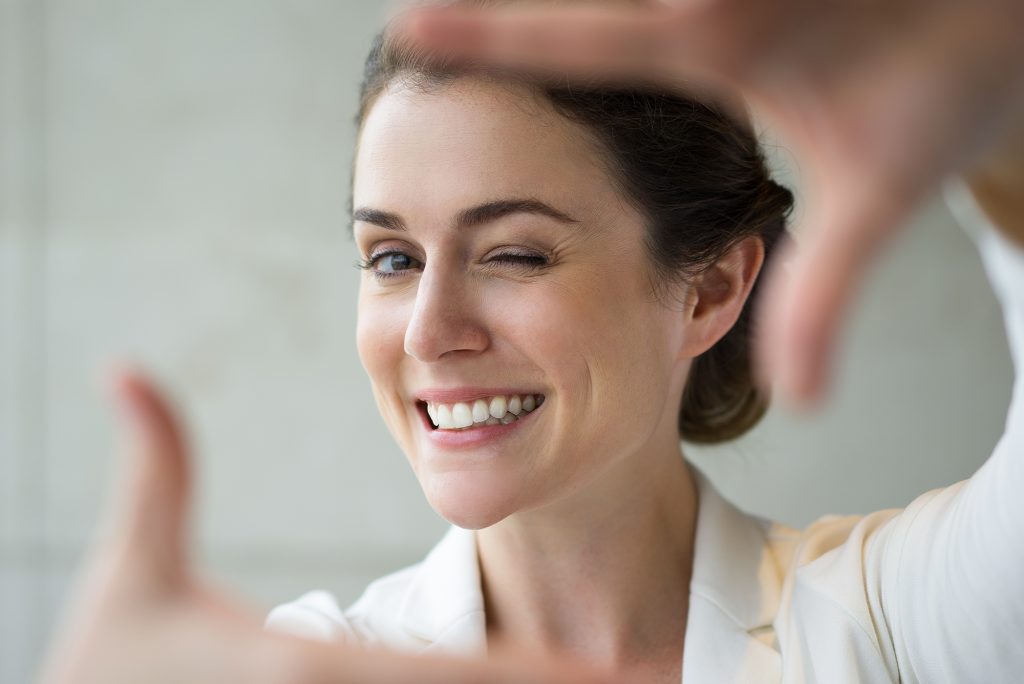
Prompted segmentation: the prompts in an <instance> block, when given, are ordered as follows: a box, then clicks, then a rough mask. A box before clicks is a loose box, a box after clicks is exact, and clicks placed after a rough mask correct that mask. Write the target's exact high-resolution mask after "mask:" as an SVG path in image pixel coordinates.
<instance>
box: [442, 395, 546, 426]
mask: <svg viewBox="0 0 1024 684" xmlns="http://www.w3.org/2000/svg"><path fill="white" fill-rule="evenodd" d="M543 401H544V395H541V394H523V395H519V394H512V395H509V396H498V397H489V398H488V397H485V398H483V399H477V400H476V401H459V402H456V403H454V404H441V403H434V402H427V413H428V414H429V415H430V421H431V422H432V423H433V424H434V427H437V428H440V429H441V430H459V429H462V428H468V427H470V426H472V425H474V424H479V425H499V424H502V423H504V424H506V425H507V424H508V423H511V422H512V421H514V420H516V419H517V417H518V416H519V415H520V414H524V413H529V412H530V411H532V410H534V409H535V408H537V407H538V406H540V405H541V402H543Z"/></svg>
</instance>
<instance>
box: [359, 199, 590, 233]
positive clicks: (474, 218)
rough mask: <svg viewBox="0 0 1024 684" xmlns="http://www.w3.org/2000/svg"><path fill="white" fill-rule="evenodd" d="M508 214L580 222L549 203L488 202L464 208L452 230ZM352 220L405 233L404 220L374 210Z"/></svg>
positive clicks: (361, 211) (361, 212) (368, 209)
mask: <svg viewBox="0 0 1024 684" xmlns="http://www.w3.org/2000/svg"><path fill="white" fill-rule="evenodd" d="M511 214H535V215H538V216H547V217H548V218H550V219H554V220H555V221H558V222H559V223H566V224H572V223H579V221H578V220H576V219H574V218H573V217H571V216H569V215H568V214H566V213H565V212H562V211H559V210H558V209H555V208H554V207H552V206H551V205H550V204H546V203H544V202H541V201H540V200H538V199H533V198H526V199H519V198H509V199H498V200H492V201H490V202H484V203H483V204H478V205H476V206H475V207H470V208H468V209H463V210H462V211H460V212H459V213H458V215H457V216H456V217H455V227H456V228H460V229H465V228H473V227H475V226H479V225H482V224H484V223H490V222H491V221H497V220H498V219H500V218H503V217H505V216H509V215H511ZM352 220H353V221H363V222H364V223H372V224H373V225H375V226H380V227H381V228H386V229H387V230H406V224H405V221H403V220H402V217H401V216H399V215H398V214H393V213H391V212H387V211H381V210H379V209H373V208H371V207H360V208H359V209H356V210H355V211H353V212H352Z"/></svg>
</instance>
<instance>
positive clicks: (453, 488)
mask: <svg viewBox="0 0 1024 684" xmlns="http://www.w3.org/2000/svg"><path fill="white" fill-rule="evenodd" d="M421 486H422V487H423V493H424V494H425V495H426V497H427V501H428V503H430V505H431V507H432V508H433V509H434V510H435V511H437V513H438V515H440V516H441V517H442V518H444V519H445V520H447V521H448V522H450V523H451V524H453V525H455V526H456V527H461V528H463V529H466V530H482V529H484V528H486V527H490V526H491V525H496V524H498V523H499V522H501V521H502V520H504V519H505V518H507V517H508V516H510V515H512V514H513V513H516V512H518V511H519V510H522V501H521V494H522V492H523V489H522V488H521V487H520V486H518V483H517V479H516V478H515V477H514V476H511V475H510V474H509V473H504V472H503V473H497V472H486V471H456V472H445V473H435V474H431V475H428V476H427V477H426V478H424V479H423V480H421Z"/></svg>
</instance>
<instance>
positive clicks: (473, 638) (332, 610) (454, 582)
mask: <svg viewBox="0 0 1024 684" xmlns="http://www.w3.org/2000/svg"><path fill="white" fill-rule="evenodd" d="M266 626H267V627H268V628H269V629H274V630H278V631H282V632H286V633H289V634H294V635H296V636H303V637H307V638H315V639H321V640H328V641H330V640H339V639H340V640H349V641H352V642H353V643H358V644H363V645H381V646H387V647H389V648H394V649H399V650H408V651H412V652H422V651H425V650H428V649H436V650H443V651H446V652H450V653H463V654H472V653H477V652H480V650H481V649H482V648H483V646H484V644H485V638H486V635H485V623H484V618H483V594H482V591H481V588H480V575H479V565H478V562H477V555H476V536H475V535H474V533H473V532H470V531H467V530H460V529H458V528H454V527H453V528H452V529H451V530H449V532H448V533H447V534H446V535H445V536H444V538H443V539H442V540H441V541H440V542H439V543H438V544H437V546H435V547H434V548H433V550H431V552H430V553H429V554H428V555H427V557H426V558H425V559H424V560H423V561H422V562H420V563H417V564H415V565H412V566H410V567H407V568H405V569H404V570H399V571H398V572H395V573H392V574H390V575H387V576H385V577H382V578H380V579H378V580H376V581H374V582H372V583H371V584H370V585H369V586H367V588H366V590H365V591H364V592H363V594H362V596H360V597H359V599H358V600H357V601H356V602H355V603H353V604H352V605H351V606H349V607H348V608H347V609H344V610H342V609H341V608H340V607H339V606H338V602H337V600H336V599H335V598H334V597H333V596H332V595H331V594H330V593H328V592H324V591H313V592H310V593H307V594H305V595H303V596H301V597H300V598H299V599H297V600H295V601H292V602H290V603H286V604H284V605H281V606H278V607H277V608H275V609H274V610H273V611H271V613H270V615H269V616H268V617H267V621H266Z"/></svg>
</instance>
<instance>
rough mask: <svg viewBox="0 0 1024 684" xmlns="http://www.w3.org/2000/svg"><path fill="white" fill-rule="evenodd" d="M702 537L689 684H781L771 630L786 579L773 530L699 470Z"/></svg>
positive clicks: (690, 617)
mask: <svg viewBox="0 0 1024 684" xmlns="http://www.w3.org/2000/svg"><path fill="white" fill-rule="evenodd" d="M690 471H691V472H692V473H693V475H694V478H695V480H696V482H697V491H698V496H699V502H698V507H697V511H698V512H697V532H696V539H695V540H694V560H693V575H692V577H691V579H690V606H689V612H688V614H687V620H686V639H685V644H684V651H683V681H688V682H753V681H756V682H777V681H779V680H780V679H781V676H782V669H781V668H782V663H781V656H780V655H779V652H778V651H777V650H776V649H777V646H776V645H775V634H774V631H773V628H772V623H773V621H774V619H775V615H776V613H777V612H778V609H779V601H780V597H781V593H782V579H783V578H782V575H781V572H780V571H779V568H778V566H777V564H776V562H775V558H774V554H773V553H772V550H771V548H770V546H769V543H768V529H769V528H770V526H771V523H769V522H767V521H765V520H762V519H760V518H757V517H755V516H752V515H749V514H747V513H744V512H743V511H741V510H739V509H738V508H736V507H735V506H734V505H732V504H731V503H729V502H728V501H726V500H725V499H724V498H723V497H722V495H721V494H719V493H718V490H717V489H715V487H714V485H712V484H711V482H710V481H709V480H708V479H707V478H706V477H705V476H704V474H703V473H701V472H700V471H699V470H697V468H695V467H693V466H691V467H690Z"/></svg>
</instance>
